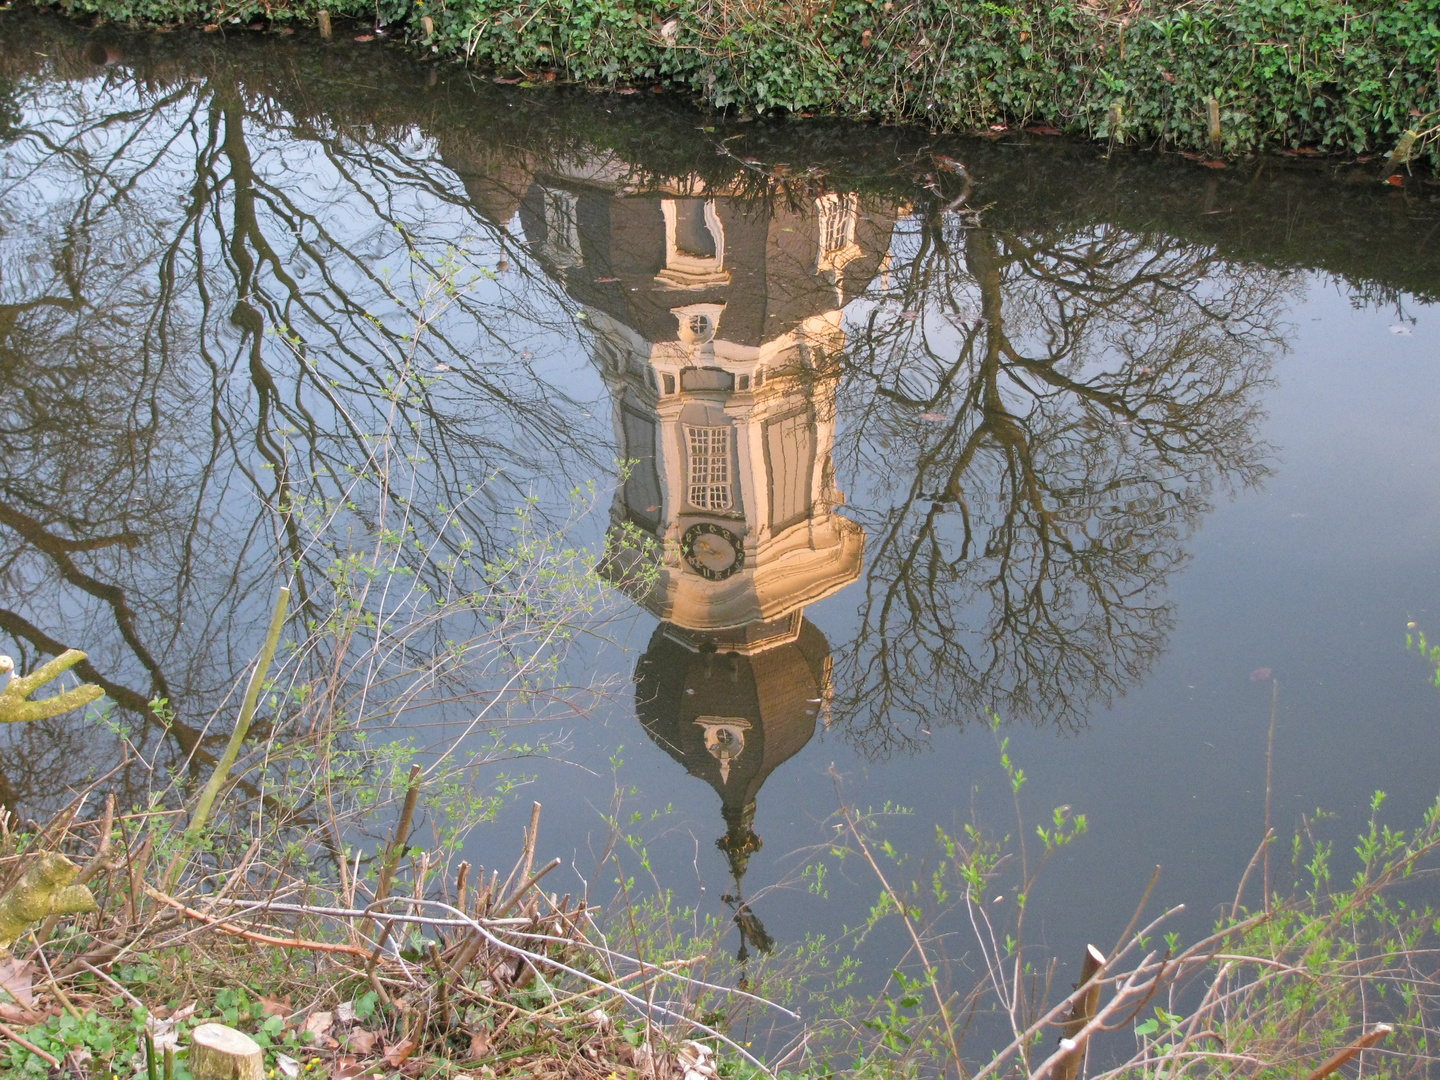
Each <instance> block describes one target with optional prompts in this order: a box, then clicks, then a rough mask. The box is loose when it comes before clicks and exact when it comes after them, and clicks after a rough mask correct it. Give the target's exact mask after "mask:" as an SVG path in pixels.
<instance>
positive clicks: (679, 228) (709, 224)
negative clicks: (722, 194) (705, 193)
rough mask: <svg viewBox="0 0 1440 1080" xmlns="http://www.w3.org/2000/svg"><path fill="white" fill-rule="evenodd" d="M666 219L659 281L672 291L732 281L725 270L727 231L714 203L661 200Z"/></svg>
mask: <svg viewBox="0 0 1440 1080" xmlns="http://www.w3.org/2000/svg"><path fill="white" fill-rule="evenodd" d="M660 211H661V213H662V214H664V215H665V269H663V270H661V271H660V273H658V274H656V275H655V280H656V281H658V282H660V283H661V284H663V285H668V286H669V287H670V288H672V289H708V288H711V287H713V286H716V285H724V284H727V283H728V282H729V281H730V274H729V272H728V271H726V269H725V227H724V226H723V225H722V224H721V223H720V215H719V214H718V213H716V210H715V200H714V199H661V200H660Z"/></svg>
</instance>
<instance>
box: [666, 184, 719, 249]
mask: <svg viewBox="0 0 1440 1080" xmlns="http://www.w3.org/2000/svg"><path fill="white" fill-rule="evenodd" d="M707 205H708V204H707V203H706V201H705V200H704V199H676V200H675V248H676V250H677V251H679V252H680V254H682V255H689V256H690V257H691V258H694V259H713V258H715V256H716V250H715V234H714V233H713V232H711V231H710V225H709V223H708V222H707V221H706V220H705V209H706V207H707Z"/></svg>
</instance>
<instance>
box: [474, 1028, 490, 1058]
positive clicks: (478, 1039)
mask: <svg viewBox="0 0 1440 1080" xmlns="http://www.w3.org/2000/svg"><path fill="white" fill-rule="evenodd" d="M488 1053H490V1032H488V1031H486V1030H485V1029H484V1028H480V1029H479V1030H477V1031H472V1032H471V1033H470V1060H471V1061H479V1060H480V1059H481V1058H483V1057H484V1056H485V1055H486V1054H488Z"/></svg>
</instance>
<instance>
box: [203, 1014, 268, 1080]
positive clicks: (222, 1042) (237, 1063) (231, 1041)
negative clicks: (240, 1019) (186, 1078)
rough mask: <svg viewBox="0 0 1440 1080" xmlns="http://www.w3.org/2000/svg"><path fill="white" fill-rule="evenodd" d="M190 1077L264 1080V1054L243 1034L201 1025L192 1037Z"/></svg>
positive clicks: (223, 1028)
mask: <svg viewBox="0 0 1440 1080" xmlns="http://www.w3.org/2000/svg"><path fill="white" fill-rule="evenodd" d="M190 1075H191V1076H193V1077H195V1080H265V1052H264V1051H263V1050H261V1049H260V1044H259V1043H257V1042H256V1041H255V1040H254V1039H252V1038H250V1036H249V1035H246V1034H245V1033H244V1032H241V1031H236V1030H235V1029H234V1028H232V1027H226V1026H225V1025H224V1024H201V1025H200V1026H199V1027H197V1028H196V1029H195V1030H194V1031H192V1032H191V1033H190Z"/></svg>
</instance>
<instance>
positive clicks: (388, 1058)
mask: <svg viewBox="0 0 1440 1080" xmlns="http://www.w3.org/2000/svg"><path fill="white" fill-rule="evenodd" d="M419 1046H420V1042H419V1040H417V1039H414V1038H410V1039H401V1040H400V1041H399V1042H398V1043H396V1044H395V1045H394V1046H390V1047H386V1049H385V1064H387V1065H389V1066H390V1067H391V1068H392V1069H398V1068H399V1067H400V1066H401V1065H403V1064H404V1063H405V1059H406V1058H408V1057H409V1056H410V1055H411V1054H413V1053H415V1051H416V1050H417V1049H418V1048H419Z"/></svg>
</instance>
